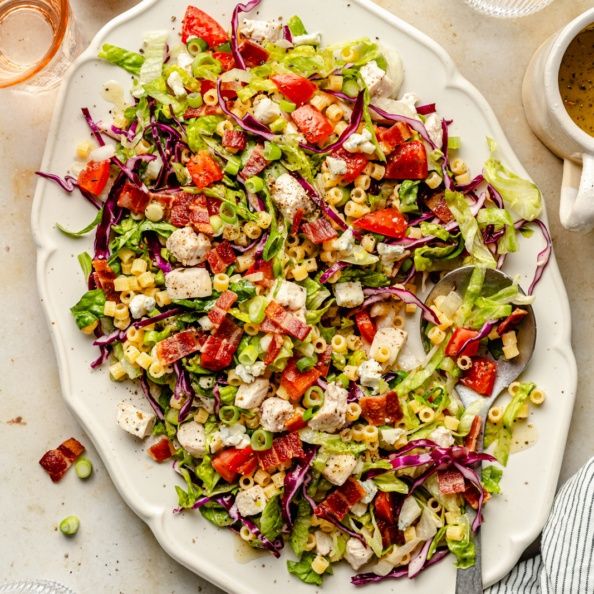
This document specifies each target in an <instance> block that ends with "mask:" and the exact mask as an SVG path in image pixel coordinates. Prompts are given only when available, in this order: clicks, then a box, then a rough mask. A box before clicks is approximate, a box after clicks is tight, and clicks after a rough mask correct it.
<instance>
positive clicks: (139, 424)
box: [117, 400, 156, 439]
mask: <svg viewBox="0 0 594 594" xmlns="http://www.w3.org/2000/svg"><path fill="white" fill-rule="evenodd" d="M155 419H156V417H155V415H154V414H153V413H149V412H146V411H144V410H141V409H140V408H136V407H135V406H134V405H132V404H130V403H129V402H126V401H125V400H122V401H121V402H120V403H118V409H117V423H118V425H119V426H120V427H121V428H122V429H123V430H124V431H127V432H128V433H130V434H131V435H134V437H139V438H140V439H144V438H145V437H146V436H147V435H150V433H151V431H152V430H153V427H154V425H155Z"/></svg>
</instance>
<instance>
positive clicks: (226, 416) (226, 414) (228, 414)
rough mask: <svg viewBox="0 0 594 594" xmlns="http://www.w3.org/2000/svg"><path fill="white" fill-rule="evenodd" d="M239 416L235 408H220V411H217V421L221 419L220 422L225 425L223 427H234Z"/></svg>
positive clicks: (229, 406) (227, 406)
mask: <svg viewBox="0 0 594 594" xmlns="http://www.w3.org/2000/svg"><path fill="white" fill-rule="evenodd" d="M240 416H241V413H240V412H239V409H238V408H237V407H236V406H231V405H226V406H221V409H220V410H219V419H221V422H222V423H225V425H234V424H235V423H237V421H239V417H240Z"/></svg>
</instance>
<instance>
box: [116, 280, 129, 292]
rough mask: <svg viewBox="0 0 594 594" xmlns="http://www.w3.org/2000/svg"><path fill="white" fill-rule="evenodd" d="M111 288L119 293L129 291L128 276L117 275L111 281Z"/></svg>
mask: <svg viewBox="0 0 594 594" xmlns="http://www.w3.org/2000/svg"><path fill="white" fill-rule="evenodd" d="M113 288H114V289H115V290H116V291H117V292H118V293H119V292H121V291H129V290H130V289H129V286H128V277H127V276H118V277H116V279H115V280H114V281H113Z"/></svg>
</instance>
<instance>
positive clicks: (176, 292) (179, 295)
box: [165, 268, 212, 299]
mask: <svg viewBox="0 0 594 594" xmlns="http://www.w3.org/2000/svg"><path fill="white" fill-rule="evenodd" d="M165 286H166V288H167V294H168V295H169V297H171V299H193V298H200V297H210V296H211V295H212V280H211V278H210V274H208V270H206V268H177V269H176V270H172V271H171V272H169V273H167V275H166V276H165Z"/></svg>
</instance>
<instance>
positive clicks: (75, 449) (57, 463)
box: [39, 437, 85, 483]
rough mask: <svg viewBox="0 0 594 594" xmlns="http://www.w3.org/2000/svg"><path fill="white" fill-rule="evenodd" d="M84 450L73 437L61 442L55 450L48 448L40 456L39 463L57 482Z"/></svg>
mask: <svg viewBox="0 0 594 594" xmlns="http://www.w3.org/2000/svg"><path fill="white" fill-rule="evenodd" d="M84 451H85V446H84V445H82V444H81V443H80V441H78V440H77V439H75V438H74V437H71V438H69V439H67V440H66V441H64V442H62V443H61V444H60V445H59V446H58V447H57V448H56V449H55V450H49V451H47V452H46V453H45V454H43V456H42V457H41V460H39V464H40V465H41V467H42V468H43V469H44V470H45V471H46V472H47V473H48V474H49V475H50V478H51V479H52V481H53V482H54V483H57V482H58V481H59V480H60V479H61V478H62V477H63V476H64V475H65V474H66V471H67V470H68V469H69V468H70V467H71V466H72V463H73V462H74V461H75V460H76V459H77V458H78V457H79V456H80V455H81V454H82V453H83V452H84Z"/></svg>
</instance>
